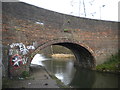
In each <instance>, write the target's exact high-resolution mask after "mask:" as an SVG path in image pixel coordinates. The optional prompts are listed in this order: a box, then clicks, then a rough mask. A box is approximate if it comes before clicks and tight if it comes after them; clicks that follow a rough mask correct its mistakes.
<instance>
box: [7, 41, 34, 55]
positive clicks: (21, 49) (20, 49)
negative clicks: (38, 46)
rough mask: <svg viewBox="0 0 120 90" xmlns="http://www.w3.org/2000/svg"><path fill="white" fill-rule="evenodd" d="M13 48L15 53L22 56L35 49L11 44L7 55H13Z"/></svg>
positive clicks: (31, 46) (20, 44) (21, 44)
mask: <svg viewBox="0 0 120 90" xmlns="http://www.w3.org/2000/svg"><path fill="white" fill-rule="evenodd" d="M14 48H16V53H18V52H19V53H20V54H22V55H26V54H27V53H28V52H29V50H30V49H35V47H34V46H33V45H30V46H27V47H26V46H25V45H24V44H23V43H12V44H11V45H10V50H9V55H13V53H15V50H13V49H14Z"/></svg>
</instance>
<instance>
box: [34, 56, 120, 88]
mask: <svg viewBox="0 0 120 90" xmlns="http://www.w3.org/2000/svg"><path fill="white" fill-rule="evenodd" d="M38 60H40V61H41V59H40V58H39V59H38ZM34 61H35V60H34ZM34 61H33V63H37V65H40V64H39V63H40V62H39V61H35V62H34ZM41 62H42V65H44V66H45V67H46V69H47V70H48V71H50V72H52V73H53V74H54V75H55V76H56V77H57V78H58V79H60V80H61V81H62V82H63V83H64V84H65V85H69V86H71V87H75V88H118V87H119V80H120V77H119V76H118V75H114V74H108V73H99V72H95V71H90V70H86V69H80V68H77V67H74V59H73V58H67V59H63V58H62V59H50V60H48V59H44V57H42V61H41Z"/></svg>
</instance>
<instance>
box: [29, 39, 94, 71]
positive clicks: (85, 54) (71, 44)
mask: <svg viewBox="0 0 120 90" xmlns="http://www.w3.org/2000/svg"><path fill="white" fill-rule="evenodd" d="M51 45H60V46H63V47H66V48H68V49H70V50H71V51H72V52H73V54H74V55H75V58H76V64H77V65H78V66H80V67H82V68H87V69H94V68H95V59H94V56H93V52H92V49H90V48H89V47H88V46H87V45H85V44H84V43H80V42H78V41H75V40H71V39H65V38H62V39H54V40H49V41H47V42H44V43H40V42H38V45H37V47H36V49H35V50H34V51H33V52H32V53H31V54H30V55H31V56H32V57H33V56H34V55H35V54H36V53H37V52H38V51H39V50H42V49H44V48H46V47H48V46H51ZM31 60H32V58H31Z"/></svg>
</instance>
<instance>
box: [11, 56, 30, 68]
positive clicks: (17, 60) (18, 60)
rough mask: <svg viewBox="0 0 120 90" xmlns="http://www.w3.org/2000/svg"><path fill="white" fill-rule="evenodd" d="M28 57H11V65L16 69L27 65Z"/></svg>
mask: <svg viewBox="0 0 120 90" xmlns="http://www.w3.org/2000/svg"><path fill="white" fill-rule="evenodd" d="M27 60H28V57H23V58H22V57H21V56H20V55H19V54H15V55H13V56H12V57H11V59H10V64H11V65H12V66H13V67H14V68H18V67H20V66H21V65H25V64H26V63H27Z"/></svg>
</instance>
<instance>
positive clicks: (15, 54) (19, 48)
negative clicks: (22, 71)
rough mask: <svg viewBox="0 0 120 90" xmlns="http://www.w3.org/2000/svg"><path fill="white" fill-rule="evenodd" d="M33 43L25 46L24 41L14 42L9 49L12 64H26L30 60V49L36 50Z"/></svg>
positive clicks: (14, 65)
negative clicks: (28, 55)
mask: <svg viewBox="0 0 120 90" xmlns="http://www.w3.org/2000/svg"><path fill="white" fill-rule="evenodd" d="M34 49H35V47H34V46H33V45H29V46H25V45H24V44H23V43H12V44H11V45H10V49H9V56H10V65H11V66H13V67H14V68H18V67H21V66H22V65H26V64H27V62H28V57H27V54H28V52H29V50H34Z"/></svg>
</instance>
